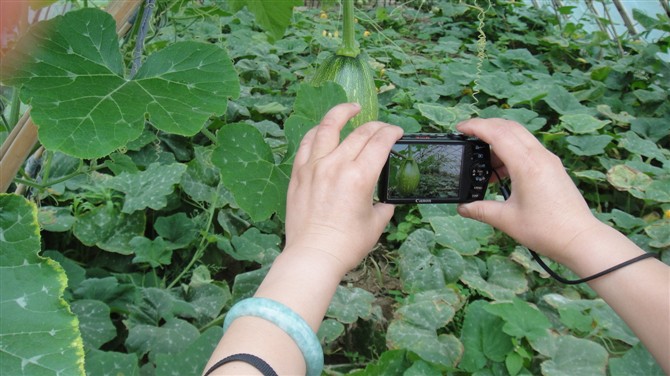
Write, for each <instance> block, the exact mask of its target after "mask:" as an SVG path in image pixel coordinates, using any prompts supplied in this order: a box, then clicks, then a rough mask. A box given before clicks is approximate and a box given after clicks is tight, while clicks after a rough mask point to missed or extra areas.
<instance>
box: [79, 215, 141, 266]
mask: <svg viewBox="0 0 670 376" xmlns="http://www.w3.org/2000/svg"><path fill="white" fill-rule="evenodd" d="M145 224H146V216H145V214H144V212H143V211H137V212H135V213H132V214H125V213H121V211H120V210H119V209H118V208H117V207H116V206H113V205H109V206H107V205H103V206H96V207H94V208H92V209H91V210H90V211H88V212H86V213H84V214H82V215H80V216H78V217H77V221H76V222H75V224H74V227H73V231H72V232H73V234H74V236H76V237H77V239H79V240H80V241H81V242H82V243H84V244H85V245H88V246H93V245H95V246H97V247H99V248H100V249H104V250H105V251H109V252H116V253H120V254H122V255H129V254H131V253H132V252H133V249H132V247H131V245H130V241H131V240H132V239H133V238H134V237H136V236H140V235H142V234H143V233H144V227H145Z"/></svg>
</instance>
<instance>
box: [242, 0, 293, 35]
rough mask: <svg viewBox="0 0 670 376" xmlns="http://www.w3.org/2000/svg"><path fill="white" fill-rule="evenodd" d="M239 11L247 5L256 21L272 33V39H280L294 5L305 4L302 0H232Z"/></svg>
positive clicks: (289, 20) (289, 19)
mask: <svg viewBox="0 0 670 376" xmlns="http://www.w3.org/2000/svg"><path fill="white" fill-rule="evenodd" d="M231 5H232V8H233V9H234V10H235V11H237V10H240V9H242V7H244V6H246V7H247V9H249V11H251V13H253V14H254V16H256V22H257V23H258V24H259V25H260V26H261V27H262V28H263V29H265V30H266V31H267V32H268V33H269V34H270V39H271V40H279V39H281V38H282V36H284V30H286V27H287V26H288V25H289V23H290V22H291V16H292V14H293V7H299V6H302V5H304V3H303V2H302V1H301V0H273V1H263V0H232V1H231Z"/></svg>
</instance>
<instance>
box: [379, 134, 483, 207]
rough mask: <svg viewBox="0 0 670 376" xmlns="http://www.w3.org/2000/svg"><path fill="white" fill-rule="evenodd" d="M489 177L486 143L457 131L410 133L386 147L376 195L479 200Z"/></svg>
mask: <svg viewBox="0 0 670 376" xmlns="http://www.w3.org/2000/svg"><path fill="white" fill-rule="evenodd" d="M490 176H491V151H490V148H489V145H488V144H487V143H485V142H484V141H481V140H480V139H478V138H475V137H468V136H464V135H460V134H450V133H446V134H437V133H415V134H408V135H405V136H403V137H402V138H401V139H400V140H398V142H396V144H395V145H394V146H393V149H392V150H391V154H389V158H388V160H387V161H386V164H385V165H384V169H383V170H382V173H381V176H380V178H379V186H378V190H377V193H378V195H379V200H380V201H382V202H387V203H391V204H428V203H461V202H471V201H476V200H482V199H483V198H484V195H485V193H486V187H487V185H488V182H489V177H490Z"/></svg>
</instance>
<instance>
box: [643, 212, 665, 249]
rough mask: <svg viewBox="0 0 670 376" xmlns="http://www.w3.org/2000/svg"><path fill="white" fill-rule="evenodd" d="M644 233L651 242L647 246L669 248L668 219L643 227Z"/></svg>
mask: <svg viewBox="0 0 670 376" xmlns="http://www.w3.org/2000/svg"><path fill="white" fill-rule="evenodd" d="M644 232H645V233H646V234H647V235H649V237H650V238H652V239H653V240H652V241H651V242H649V245H650V246H652V247H655V248H664V247H670V219H662V220H660V221H656V222H654V223H652V224H650V225H649V226H647V227H645V229H644Z"/></svg>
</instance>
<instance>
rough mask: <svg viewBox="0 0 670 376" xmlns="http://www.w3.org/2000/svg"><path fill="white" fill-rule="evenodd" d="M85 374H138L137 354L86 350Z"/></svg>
mask: <svg viewBox="0 0 670 376" xmlns="http://www.w3.org/2000/svg"><path fill="white" fill-rule="evenodd" d="M86 374H87V375H107V374H109V375H117V376H140V367H139V365H138V359H137V354H132V353H131V354H125V353H119V352H113V351H100V350H95V349H94V350H90V351H87V352H86Z"/></svg>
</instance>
